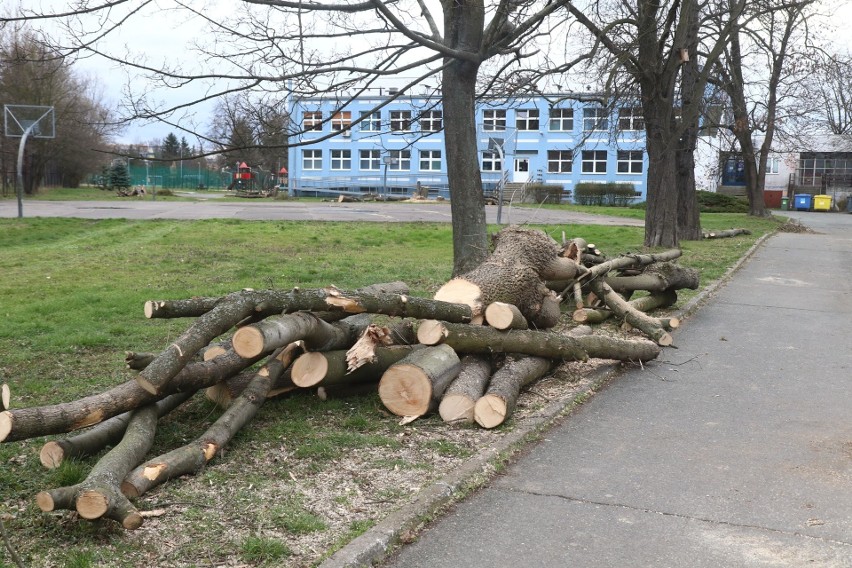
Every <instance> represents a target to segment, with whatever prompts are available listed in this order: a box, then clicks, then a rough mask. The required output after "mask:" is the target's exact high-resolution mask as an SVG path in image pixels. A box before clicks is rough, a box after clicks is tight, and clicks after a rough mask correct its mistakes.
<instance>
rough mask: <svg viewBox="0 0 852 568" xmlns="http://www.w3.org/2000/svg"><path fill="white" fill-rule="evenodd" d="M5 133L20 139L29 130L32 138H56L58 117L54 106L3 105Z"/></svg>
mask: <svg viewBox="0 0 852 568" xmlns="http://www.w3.org/2000/svg"><path fill="white" fill-rule="evenodd" d="M3 129H4V131H3V133H4V134H5V135H6V136H8V137H11V138H20V137H22V136H23V135H24V134H25V133H26V132H27V131H28V130H29V136H31V137H32V138H55V137H56V115H55V113H54V111H53V107H52V106H39V105H3Z"/></svg>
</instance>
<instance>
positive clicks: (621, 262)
mask: <svg viewBox="0 0 852 568" xmlns="http://www.w3.org/2000/svg"><path fill="white" fill-rule="evenodd" d="M681 254H682V252H681V251H680V249H672V250H667V251H663V252H659V253H653V254H628V255H624V256H620V257H618V258H613V259H612V260H607V261H606V262H602V263H601V264H598V265H595V266H593V267H592V268H590V269H589V271H588V272H587V273H586V274H583V275H582V276H581V277H580V280H581V281H588V280H592V279H594V278H599V277H601V276H606V275H607V274H609V273H610V272H611V271H613V270H624V269H626V268H639V267H642V266H647V265H649V264H653V263H655V262H667V261H670V260H674V259H676V258H678V257H680V255H681Z"/></svg>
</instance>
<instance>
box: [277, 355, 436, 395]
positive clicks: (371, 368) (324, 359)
mask: <svg viewBox="0 0 852 568" xmlns="http://www.w3.org/2000/svg"><path fill="white" fill-rule="evenodd" d="M423 347H424V346H423V345H411V346H407V345H396V346H392V347H377V348H376V350H375V359H374V360H372V361H370V362H368V363H366V364H364V365H362V366H360V367H358V368H357V369H355V370H352V371H350V370H349V362H348V359H347V354H348V351H343V350H340V351H323V352H320V351H313V352H311V353H305V354H304V355H302V356H300V357H299V358H298V359H296V362H295V363H293V370H292V376H293V383H294V384H295V385H296V386H298V387H302V388H308V387H316V386H324V387H330V386H336V385H340V384H350V383H363V382H377V381H378V380H379V379H380V378H381V376H382V374H383V373H384V372H385V371H386V370H387V369H388V368H389V367H390V366H391V365H393V364H395V363H398V362H399V361H401V360H402V359H404V358H405V357H407V356H408V355H410V354H411V353H412V352H413V351H415V350H417V349H422V348H423Z"/></svg>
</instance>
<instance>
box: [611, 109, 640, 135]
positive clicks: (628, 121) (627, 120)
mask: <svg viewBox="0 0 852 568" xmlns="http://www.w3.org/2000/svg"><path fill="white" fill-rule="evenodd" d="M618 129H619V130H622V131H628V132H640V131H642V130H645V117H644V116H643V115H642V109H641V108H639V107H622V108H620V109H618Z"/></svg>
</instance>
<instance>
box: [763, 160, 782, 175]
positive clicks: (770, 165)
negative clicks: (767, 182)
mask: <svg viewBox="0 0 852 568" xmlns="http://www.w3.org/2000/svg"><path fill="white" fill-rule="evenodd" d="M780 172H781V158H767V160H766V173H768V174H777V173H780Z"/></svg>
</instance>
